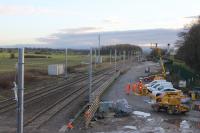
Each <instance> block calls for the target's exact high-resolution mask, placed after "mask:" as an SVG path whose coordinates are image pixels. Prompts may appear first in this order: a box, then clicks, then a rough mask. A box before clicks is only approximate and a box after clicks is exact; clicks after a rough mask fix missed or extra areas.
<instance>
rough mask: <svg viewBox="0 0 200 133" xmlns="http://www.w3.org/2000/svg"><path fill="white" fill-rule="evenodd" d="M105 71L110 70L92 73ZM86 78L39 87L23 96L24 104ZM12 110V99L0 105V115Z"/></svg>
mask: <svg viewBox="0 0 200 133" xmlns="http://www.w3.org/2000/svg"><path fill="white" fill-rule="evenodd" d="M106 70H110V68H106V69H103V70H100V71H97V72H96V73H94V76H95V75H98V74H99V73H102V72H104V71H106ZM87 78H88V75H86V76H78V77H76V78H74V79H72V80H66V81H63V82H61V83H59V84H55V85H54V84H50V85H48V86H45V87H41V88H39V89H36V91H33V92H30V93H27V94H26V95H25V101H24V103H25V104H27V103H30V102H34V101H37V100H38V99H39V98H40V97H45V96H48V95H50V94H52V93H55V92H58V91H62V90H64V89H65V88H67V87H70V86H71V85H73V84H76V83H78V82H81V81H84V80H86V79H87ZM14 108H16V101H15V100H14V99H8V100H6V101H4V102H1V103H0V114H1V113H5V112H7V111H9V110H11V109H14Z"/></svg>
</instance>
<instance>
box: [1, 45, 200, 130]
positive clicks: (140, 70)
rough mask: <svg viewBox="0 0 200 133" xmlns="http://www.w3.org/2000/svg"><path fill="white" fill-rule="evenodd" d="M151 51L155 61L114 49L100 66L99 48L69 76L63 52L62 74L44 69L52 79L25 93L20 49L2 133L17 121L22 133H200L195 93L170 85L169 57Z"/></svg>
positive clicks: (4, 101) (5, 102) (3, 109)
mask: <svg viewBox="0 0 200 133" xmlns="http://www.w3.org/2000/svg"><path fill="white" fill-rule="evenodd" d="M116 46H117V45H116ZM152 49H153V50H155V51H156V52H157V54H158V58H157V59H158V60H157V61H150V60H147V58H146V57H144V56H143V54H142V51H123V52H122V53H120V52H118V49H117V47H116V49H115V50H114V51H112V50H109V51H110V52H109V53H110V55H107V56H106V55H104V58H107V60H105V59H104V61H102V59H101V60H100V58H102V57H101V55H100V54H98V52H97V51H98V49H97V51H96V50H93V49H90V53H89V54H88V55H87V58H88V60H87V61H86V62H84V63H83V64H84V65H83V66H80V65H78V66H77V67H75V68H76V69H74V70H73V71H72V70H70V71H68V70H69V68H67V64H70V62H69V61H68V54H67V49H66V50H65V58H64V59H65V60H64V61H65V65H64V68H63V74H61V75H60V74H58V72H59V70H62V69H59V68H57V69H58V70H57V72H56V73H55V72H54V71H55V70H54V69H55V68H51V67H52V65H49V67H48V75H49V76H50V77H51V78H52V79H48V80H47V79H45V80H46V81H47V82H42V83H40V84H39V82H38V81H37V82H36V81H35V82H33V83H32V84H35V85H31V86H32V88H29V89H28V90H26V87H24V82H26V80H25V81H24V78H23V77H24V75H25V73H26V72H27V70H26V69H24V68H25V67H26V63H25V62H24V51H25V50H26V49H23V48H22V49H19V50H18V52H19V54H18V63H17V64H18V67H17V78H16V79H18V80H16V83H15V84H14V86H13V88H12V89H11V90H9V91H10V92H11V94H10V95H8V96H7V97H8V98H4V99H2V100H1V102H0V119H1V123H0V127H1V132H16V124H19V123H20V118H21V122H23V127H22V128H23V129H24V132H33V133H35V132H42V133H44V132H48V133H49V132H52V133H55V132H109V133H110V132H113V133H114V132H120V133H121V132H125V133H126V132H158V133H160V132H169V133H171V132H192V133H193V132H196V133H197V132H199V131H200V119H199V117H200V112H199V107H200V105H199V102H198V98H199V93H198V91H191V90H190V91H188V92H183V91H182V90H181V89H182V88H181V89H178V87H183V88H184V87H186V86H184V83H182V84H183V85H182V84H181V83H179V86H178V87H176V85H175V84H174V82H173V81H169V77H170V72H169V69H167V70H166V66H167V65H166V64H168V63H169V61H168V60H167V58H166V57H167V56H168V55H167V54H165V55H161V49H160V48H158V46H157V44H155V47H153V48H152ZM102 52H103V50H102ZM102 56H103V55H102ZM163 58H165V59H163ZM25 60H26V58H25ZM24 64H25V65H24ZM50 69H52V70H50ZM24 70H25V71H24ZM43 71H44V70H43ZM53 75H54V76H53ZM56 75H57V76H56ZM32 76H36V75H33V74H32ZM36 77H37V76H36ZM50 77H49V78H50ZM25 79H26V76H25ZM39 80H41V79H39ZM42 80H43V79H42ZM20 83H21V84H20ZM181 85H182V86H181ZM20 88H22V89H20ZM24 88H25V89H24ZM24 90H25V92H24ZM23 94H24V95H23ZM9 97H10V98H9ZM22 110H23V111H22ZM16 118H17V119H16ZM22 120H23V121H22Z"/></svg>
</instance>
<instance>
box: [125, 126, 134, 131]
mask: <svg viewBox="0 0 200 133" xmlns="http://www.w3.org/2000/svg"><path fill="white" fill-rule="evenodd" d="M123 128H124V129H131V130H137V127H136V126H124V127H123Z"/></svg>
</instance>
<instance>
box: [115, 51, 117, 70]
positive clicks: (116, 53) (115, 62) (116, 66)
mask: <svg viewBox="0 0 200 133" xmlns="http://www.w3.org/2000/svg"><path fill="white" fill-rule="evenodd" d="M115 72H117V50H116V49H115Z"/></svg>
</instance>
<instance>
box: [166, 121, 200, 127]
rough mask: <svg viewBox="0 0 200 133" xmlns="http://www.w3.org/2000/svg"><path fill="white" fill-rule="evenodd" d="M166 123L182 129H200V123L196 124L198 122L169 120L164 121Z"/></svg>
mask: <svg viewBox="0 0 200 133" xmlns="http://www.w3.org/2000/svg"><path fill="white" fill-rule="evenodd" d="M164 122H167V123H170V124H173V125H176V126H177V127H178V128H180V129H189V128H197V129H200V122H196V121H188V120H181V119H169V120H164Z"/></svg>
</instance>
